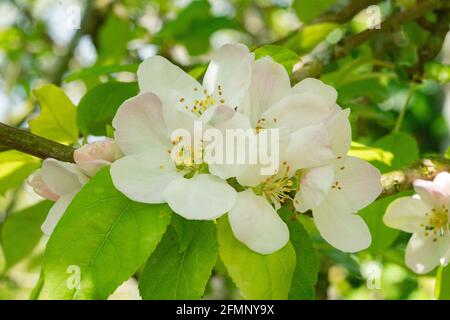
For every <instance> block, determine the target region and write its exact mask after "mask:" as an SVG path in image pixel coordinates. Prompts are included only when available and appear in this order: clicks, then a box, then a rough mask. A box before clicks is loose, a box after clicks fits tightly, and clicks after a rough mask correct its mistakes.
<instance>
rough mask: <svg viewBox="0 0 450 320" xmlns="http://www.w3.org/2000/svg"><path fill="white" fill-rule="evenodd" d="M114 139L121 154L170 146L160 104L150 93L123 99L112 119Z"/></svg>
mask: <svg viewBox="0 0 450 320" xmlns="http://www.w3.org/2000/svg"><path fill="white" fill-rule="evenodd" d="M112 125H113V127H114V128H115V129H116V131H115V133H114V137H115V140H116V142H117V144H118V145H119V148H120V149H121V150H122V151H123V152H124V153H125V154H138V153H144V152H146V151H147V150H151V149H154V148H155V147H158V148H164V149H166V150H167V149H168V148H169V146H170V141H169V136H168V133H167V132H168V131H167V126H166V122H165V119H164V115H163V107H162V104H161V101H160V99H159V98H158V97H157V96H156V95H154V94H153V93H149V92H147V93H142V94H140V95H138V96H136V97H134V98H131V99H128V100H127V101H125V102H124V103H123V104H122V105H121V106H120V108H119V110H118V111H117V113H116V116H115V117H114V119H113V122H112Z"/></svg>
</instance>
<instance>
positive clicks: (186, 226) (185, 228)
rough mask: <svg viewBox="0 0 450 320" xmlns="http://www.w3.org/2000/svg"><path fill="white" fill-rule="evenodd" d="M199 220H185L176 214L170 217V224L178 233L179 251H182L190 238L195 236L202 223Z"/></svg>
mask: <svg viewBox="0 0 450 320" xmlns="http://www.w3.org/2000/svg"><path fill="white" fill-rule="evenodd" d="M202 223H203V221H201V220H187V219H185V218H183V217H181V216H179V215H177V214H175V215H174V216H173V217H172V220H171V224H172V227H173V228H174V229H175V231H176V232H177V235H178V242H179V244H180V252H183V251H185V250H186V248H187V247H188V245H189V243H190V242H191V241H192V239H194V238H195V236H196V235H197V232H198V230H199V228H200V226H201V225H202Z"/></svg>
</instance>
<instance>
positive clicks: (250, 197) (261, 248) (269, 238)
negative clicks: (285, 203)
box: [228, 189, 289, 254]
mask: <svg viewBox="0 0 450 320" xmlns="http://www.w3.org/2000/svg"><path fill="white" fill-rule="evenodd" d="M228 219H229V221H230V225H231V229H232V231H233V234H234V236H235V237H236V238H237V239H238V240H239V241H241V242H242V243H244V244H245V245H246V246H247V247H249V248H250V249H251V250H253V251H256V252H258V253H260V254H271V253H274V252H275V251H278V250H279V249H281V248H283V247H284V246H285V245H286V243H287V242H288V241H289V229H288V227H287V226H286V224H285V223H284V222H283V220H281V218H280V217H279V216H278V214H277V212H276V211H275V209H274V208H273V207H272V206H271V205H270V204H269V203H268V202H267V200H266V199H265V198H264V197H261V196H257V195H255V194H254V193H253V191H251V190H250V189H247V190H245V191H243V192H239V193H238V195H237V199H236V204H235V206H234V207H233V209H231V211H230V212H229V213H228Z"/></svg>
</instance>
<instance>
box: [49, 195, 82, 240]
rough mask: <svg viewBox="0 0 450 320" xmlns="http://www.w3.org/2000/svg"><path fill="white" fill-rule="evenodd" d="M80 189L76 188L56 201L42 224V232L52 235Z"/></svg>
mask: <svg viewBox="0 0 450 320" xmlns="http://www.w3.org/2000/svg"><path fill="white" fill-rule="evenodd" d="M78 191H79V190H75V191H73V192H71V193H68V194H65V195H63V196H62V197H61V198H59V199H58V201H56V202H55V204H54V205H53V207H51V209H50V211H49V212H48V215H47V218H46V219H45V221H44V223H43V224H42V226H41V230H42V232H44V234H46V235H51V234H52V232H53V230H54V229H55V227H56V225H57V224H58V222H59V219H61V217H62V216H63V214H64V212H66V209H67V207H69V204H70V203H71V202H72V200H73V198H74V197H75V196H76V194H77V193H78Z"/></svg>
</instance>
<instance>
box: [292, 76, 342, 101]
mask: <svg viewBox="0 0 450 320" xmlns="http://www.w3.org/2000/svg"><path fill="white" fill-rule="evenodd" d="M292 92H293V93H311V94H316V95H318V96H321V97H322V98H324V99H325V100H326V101H327V103H328V104H329V105H334V104H336V100H337V96H338V94H337V91H336V89H334V88H333V87H332V86H329V85H327V84H325V83H323V82H322V81H320V80H318V79H314V78H307V79H304V80H302V81H300V82H299V83H297V84H296V85H295V86H294V87H293V88H292Z"/></svg>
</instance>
